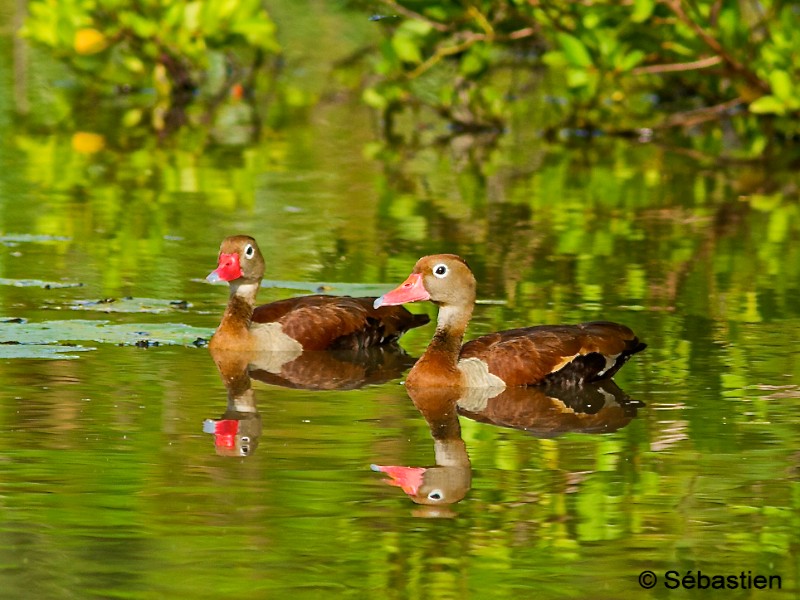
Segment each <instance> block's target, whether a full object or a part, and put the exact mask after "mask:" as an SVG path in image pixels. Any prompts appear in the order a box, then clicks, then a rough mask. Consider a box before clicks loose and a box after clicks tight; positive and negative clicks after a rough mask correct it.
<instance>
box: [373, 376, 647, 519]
mask: <svg viewBox="0 0 800 600" xmlns="http://www.w3.org/2000/svg"><path fill="white" fill-rule="evenodd" d="M407 391H408V395H409V396H410V397H411V400H412V401H413V402H414V406H416V407H417V409H418V410H419V411H420V413H421V414H422V416H423V417H424V418H425V420H426V421H427V422H428V426H429V427H430V430H431V437H433V442H434V443H433V448H434V460H435V462H436V466H433V467H403V466H381V465H372V466H371V468H372V470H374V471H380V472H382V473H386V474H387V475H388V476H389V478H390V479H388V480H386V482H387V483H388V484H389V485H394V486H397V487H399V488H401V489H402V490H403V491H404V492H405V493H406V494H407V495H408V496H409V498H411V500H413V501H414V502H416V503H417V504H422V505H427V506H442V505H448V504H453V503H455V502H458V501H459V500H461V499H463V498H464V496H466V494H467V492H468V491H469V489H470V486H471V482H472V469H471V465H470V460H469V455H468V454H467V449H466V445H465V444H464V441H463V439H462V438H461V425H460V423H459V419H458V415H462V416H464V417H467V418H469V419H472V420H474V421H478V422H481V423H487V424H491V425H497V426H500V427H510V428H513V429H520V430H523V431H526V432H528V433H530V434H532V435H534V436H536V437H540V438H551V437H557V436H559V435H563V434H564V433H567V432H578V433H610V432H613V431H617V430H618V429H621V428H623V427H625V426H626V425H627V424H628V423H629V422H630V421H631V420H632V419H633V418H634V417H635V416H636V412H637V410H638V408H640V407H642V406H644V403H642V402H640V401H638V400H633V399H631V398H630V397H629V396H628V395H627V394H626V393H625V392H623V391H622V390H621V389H620V388H619V387H618V386H617V384H616V383H614V382H613V381H612V380H606V381H603V382H600V383H597V384H593V385H584V386H577V387H574V386H573V387H563V386H552V387H549V386H536V387H508V388H505V389H504V390H503V391H502V392H501V393H500V394H498V395H496V396H491V395H490V394H491V392H489V391H488V390H486V389H481V388H472V389H470V390H469V391H468V392H467V393H466V394H464V393H461V394H460V393H459V391H458V390H454V389H452V388H421V387H408V388H407ZM434 514H435V513H434Z"/></svg>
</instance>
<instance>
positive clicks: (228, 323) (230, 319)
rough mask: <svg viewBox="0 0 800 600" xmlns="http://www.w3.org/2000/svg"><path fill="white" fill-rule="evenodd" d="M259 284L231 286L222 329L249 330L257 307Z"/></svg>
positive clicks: (221, 324) (233, 283) (232, 284)
mask: <svg viewBox="0 0 800 600" xmlns="http://www.w3.org/2000/svg"><path fill="white" fill-rule="evenodd" d="M258 286H259V284H258V283H257V282H256V283H252V282H247V283H237V282H232V283H231V284H230V296H229V297H228V306H227V307H226V308H225V314H223V315H222V322H221V323H220V326H219V327H220V329H223V328H224V329H237V330H238V329H244V330H246V329H248V327H250V320H251V319H252V318H253V309H254V308H255V305H256V294H257V293H258Z"/></svg>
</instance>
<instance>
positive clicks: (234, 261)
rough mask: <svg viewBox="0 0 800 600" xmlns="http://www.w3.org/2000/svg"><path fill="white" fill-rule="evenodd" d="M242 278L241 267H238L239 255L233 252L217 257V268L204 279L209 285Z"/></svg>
mask: <svg viewBox="0 0 800 600" xmlns="http://www.w3.org/2000/svg"><path fill="white" fill-rule="evenodd" d="M241 276H242V267H241V266H239V255H238V254H237V253H235V252H233V253H231V254H222V253H220V255H219V262H218V263H217V268H216V269H214V270H213V271H211V273H209V274H208V277H206V281H208V282H209V283H215V282H217V281H233V280H234V279H239V277H241Z"/></svg>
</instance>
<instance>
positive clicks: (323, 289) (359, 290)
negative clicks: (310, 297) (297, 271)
mask: <svg viewBox="0 0 800 600" xmlns="http://www.w3.org/2000/svg"><path fill="white" fill-rule="evenodd" d="M193 281H198V282H202V281H205V280H204V279H194V280H193ZM223 284H224V285H227V284H226V283H225V282H220V283H218V284H213V285H223ZM261 287H262V288H265V289H270V288H279V289H285V290H301V291H304V292H311V293H312V294H331V295H336V296H381V295H383V294H385V293H386V292H388V291H390V290H393V289H394V288H396V287H397V283H342V282H341V281H336V282H333V281H281V280H278V279H263V280H262V281H261Z"/></svg>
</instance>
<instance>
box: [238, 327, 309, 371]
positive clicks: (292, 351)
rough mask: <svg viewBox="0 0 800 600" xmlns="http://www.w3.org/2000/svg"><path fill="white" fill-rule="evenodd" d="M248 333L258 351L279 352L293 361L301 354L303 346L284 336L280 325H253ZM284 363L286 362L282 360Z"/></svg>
mask: <svg viewBox="0 0 800 600" xmlns="http://www.w3.org/2000/svg"><path fill="white" fill-rule="evenodd" d="M250 333H251V335H252V336H253V337H254V338H255V345H256V348H258V349H261V348H263V349H265V350H269V351H270V352H281V353H284V354H285V356H291V359H295V358H297V357H298V356H300V355H301V354H302V353H303V345H302V344H301V343H300V342H298V341H297V340H296V339H294V338H293V337H290V336H288V335H286V334H285V333H284V332H283V328H282V327H281V324H280V323H253V324H252V325H251V326H250ZM284 362H286V360H284Z"/></svg>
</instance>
